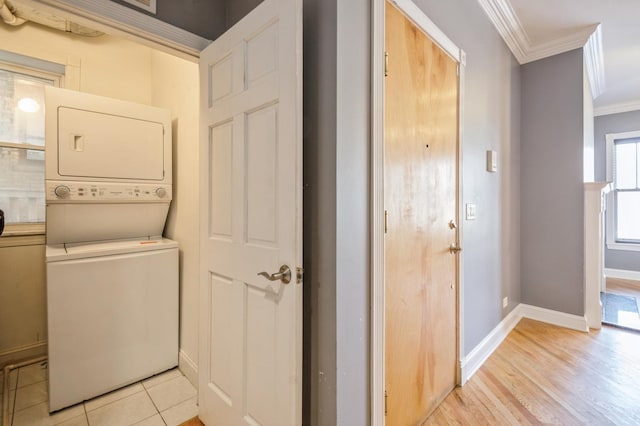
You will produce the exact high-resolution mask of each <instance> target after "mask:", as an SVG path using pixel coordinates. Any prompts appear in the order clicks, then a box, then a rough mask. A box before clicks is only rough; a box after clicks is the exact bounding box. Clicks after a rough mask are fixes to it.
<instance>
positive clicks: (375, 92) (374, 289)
mask: <svg viewBox="0 0 640 426" xmlns="http://www.w3.org/2000/svg"><path fill="white" fill-rule="evenodd" d="M389 1H390V2H391V3H393V4H394V5H395V6H396V7H397V8H398V9H399V10H400V11H402V12H403V13H404V14H405V15H406V16H407V17H408V18H409V19H410V20H411V21H412V22H413V23H414V24H415V25H416V26H417V27H418V28H420V29H421V30H422V31H424V32H425V34H427V35H428V36H429V37H430V38H431V39H433V40H434V41H435V42H436V44H438V45H439V46H440V48H442V49H443V50H444V51H445V52H446V53H447V54H448V55H449V56H450V57H451V58H452V59H453V60H455V61H456V62H457V63H458V66H459V79H458V164H457V176H458V199H457V204H458V206H457V210H458V211H457V218H456V220H457V222H458V244H459V246H460V247H464V243H463V228H464V227H463V226H462V223H463V216H462V208H461V206H462V205H463V199H462V141H463V140H464V138H463V135H464V134H463V123H464V120H463V117H464V114H463V112H464V110H463V106H464V75H465V66H466V55H465V53H464V51H463V50H462V49H460V48H458V47H457V46H456V45H455V43H453V42H452V41H451V40H450V39H449V38H448V37H447V36H446V35H445V33H444V32H442V31H441V30H440V29H439V28H438V27H437V26H436V25H435V24H434V23H433V22H432V21H431V20H430V19H429V18H428V17H427V15H426V14H425V13H424V12H423V11H422V10H421V9H420V8H418V7H417V6H416V5H415V4H414V3H413V2H412V1H411V0H389ZM385 2H386V0H373V1H372V9H373V10H372V25H371V28H372V34H371V40H372V42H371V49H372V51H371V377H370V379H371V395H370V400H371V424H372V425H373V426H383V425H384V424H385V414H384V411H385V397H384V393H385V363H384V355H385V354H384V348H385V340H384V330H385V327H384V324H385V318H384V317H385V288H384V287H385V286H384V273H385V270H384V208H385V206H384V105H385V104H384V87H385V86H384V72H383V70H384V68H385V43H384V40H385ZM458 256H459V257H458V263H457V276H458V291H457V305H458V306H457V309H458V350H457V360H456V382H457V383H458V384H459V385H461V384H462V364H461V360H462V356H463V354H464V333H463V329H464V327H463V326H464V321H463V320H464V303H463V302H464V297H463V295H464V292H463V289H464V286H463V283H464V275H463V273H464V268H463V265H464V251H461V252H459V253H458Z"/></svg>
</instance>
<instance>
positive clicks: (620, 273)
mask: <svg viewBox="0 0 640 426" xmlns="http://www.w3.org/2000/svg"><path fill="white" fill-rule="evenodd" d="M604 275H605V276H606V277H611V278H620V279H622V280H638V281H640V272H639V271H625V270H623V269H610V268H604Z"/></svg>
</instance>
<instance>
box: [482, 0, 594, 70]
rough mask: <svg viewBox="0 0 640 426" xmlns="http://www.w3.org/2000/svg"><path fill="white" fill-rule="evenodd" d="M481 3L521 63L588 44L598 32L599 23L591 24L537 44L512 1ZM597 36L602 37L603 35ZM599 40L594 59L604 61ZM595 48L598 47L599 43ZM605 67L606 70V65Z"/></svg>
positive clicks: (486, 1)
mask: <svg viewBox="0 0 640 426" xmlns="http://www.w3.org/2000/svg"><path fill="white" fill-rule="evenodd" d="M478 2H479V3H480V6H482V8H483V9H484V11H485V13H486V14H487V16H488V17H489V19H490V20H491V22H492V23H493V25H494V27H495V28H496V30H498V33H499V34H500V35H501V36H502V39H503V40H504V42H505V43H506V44H507V46H508V47H509V49H510V50H511V53H513V55H514V56H515V57H516V59H517V60H518V62H519V63H520V64H521V65H523V64H526V63H528V62H533V61H537V60H538V59H543V58H547V57H549V56H554V55H558V54H560V53H564V52H568V51H570V50H573V49H578V48H581V47H585V44H586V43H587V42H588V41H589V40H590V38H591V36H592V34H594V32H595V31H599V30H598V28H599V26H600V25H599V24H595V25H589V26H586V27H584V28H581V29H580V30H578V31H576V32H574V33H573V34H570V35H567V36H565V37H561V38H558V39H555V40H552V41H550V42H546V43H541V44H536V45H534V44H532V43H531V40H530V38H529V35H528V34H527V32H526V31H525V29H524V27H523V25H522V23H521V22H520V19H519V18H518V15H517V14H516V12H515V11H514V9H513V7H512V6H511V3H510V1H509V0H478ZM598 37H599V38H600V39H601V36H600V35H598ZM599 43H600V45H599V49H600V54H599V55H600V58H599V59H597V58H596V56H594V58H596V59H597V60H599V61H600V62H601V61H602V52H601V50H602V42H601V41H600V42H599ZM594 48H595V49H597V48H598V46H597V45H596V46H594ZM602 69H603V70H604V66H603V68H602ZM602 79H604V76H603V77H602ZM602 81H604V80H602Z"/></svg>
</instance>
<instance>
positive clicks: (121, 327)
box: [45, 88, 179, 412]
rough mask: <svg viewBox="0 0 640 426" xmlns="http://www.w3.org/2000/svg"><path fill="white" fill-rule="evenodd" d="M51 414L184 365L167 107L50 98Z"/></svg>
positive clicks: (63, 93) (52, 93)
mask: <svg viewBox="0 0 640 426" xmlns="http://www.w3.org/2000/svg"><path fill="white" fill-rule="evenodd" d="M45 122H46V124H45V125H46V130H45V132H46V158H45V169H46V200H47V207H46V211H47V222H46V223H47V231H46V235H47V249H46V262H47V267H46V270H47V309H48V312H47V317H48V346H49V348H48V351H49V410H50V411H51V412H53V411H56V410H59V409H61V408H65V407H68V406H70V405H73V404H76V403H78V402H81V401H83V400H87V399H90V398H93V397H95V396H98V395H101V394H103V393H106V392H109V391H111V390H114V389H117V388H120V387H122V386H125V385H127V384H130V383H133V382H136V381H139V380H141V379H144V378H146V377H149V376H151V375H153V374H156V373H159V372H162V371H165V370H167V369H170V368H173V367H175V366H176V365H177V364H178V303H179V302H178V300H179V295H178V291H179V290H178V244H177V243H176V242H175V241H171V240H168V239H165V238H162V232H163V229H164V225H165V221H166V217H167V212H168V210H169V205H170V202H171V198H172V197H171V193H172V181H171V179H172V177H171V176H172V175H171V122H170V115H169V112H168V111H166V110H163V109H158V108H153V107H148V106H143V105H138V104H132V103H129V102H123V101H118V100H112V99H107V98H103V97H98V96H93V95H88V94H84V93H79V92H72V91H68V90H62V89H56V88H47V91H46V115H45Z"/></svg>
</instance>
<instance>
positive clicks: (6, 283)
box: [0, 23, 198, 380]
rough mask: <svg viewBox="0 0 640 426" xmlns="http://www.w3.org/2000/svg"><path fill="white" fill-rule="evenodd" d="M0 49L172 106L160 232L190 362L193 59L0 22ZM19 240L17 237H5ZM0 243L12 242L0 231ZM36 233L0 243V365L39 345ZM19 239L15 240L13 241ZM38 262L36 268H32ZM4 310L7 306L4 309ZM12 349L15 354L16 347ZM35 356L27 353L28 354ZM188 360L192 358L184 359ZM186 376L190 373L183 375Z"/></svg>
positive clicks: (120, 94)
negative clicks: (172, 254)
mask: <svg viewBox="0 0 640 426" xmlns="http://www.w3.org/2000/svg"><path fill="white" fill-rule="evenodd" d="M0 49H2V50H6V51H10V52H13V53H18V54H21V55H25V56H30V57H34V58H38V59H44V60H48V61H52V62H57V63H61V64H64V65H67V81H66V83H67V84H66V87H67V88H72V89H75V90H80V91H82V92H88V93H93V94H97V95H102V96H108V97H112V98H119V99H123V100H127V101H132V102H139V103H143V104H150V105H156V106H161V107H166V108H168V109H170V110H171V115H172V127H173V144H174V149H173V155H174V170H173V177H174V194H173V195H174V202H173V205H172V208H171V210H170V213H169V219H168V221H167V226H166V229H165V231H166V234H167V236H168V237H170V238H174V239H176V240H178V242H179V243H180V266H181V271H180V281H181V289H180V301H181V306H180V311H181V315H182V316H181V319H180V324H181V339H180V345H181V349H182V351H181V355H182V356H181V364H182V362H183V361H185V360H187V367H188V368H187V369H188V370H189V368H190V370H189V371H195V368H196V367H195V362H197V348H198V344H197V338H198V334H197V312H198V310H197V306H198V304H197V290H198V286H197V281H198V280H197V278H198V244H197V238H198V229H197V223H198V221H197V211H198V208H197V203H198V201H197V194H198V190H197V185H198V177H197V176H198V166H197V164H198V161H197V152H198V130H197V129H198V125H197V121H198V109H197V108H198V92H197V90H198V80H197V66H196V65H195V64H194V63H191V62H187V61H185V60H182V59H178V58H175V57H172V56H170V55H167V54H164V53H160V52H156V51H154V50H152V49H150V48H148V47H145V46H141V45H138V44H135V43H132V42H129V41H127V40H124V39H120V38H116V37H111V36H107V35H104V36H101V37H97V38H91V37H80V36H75V35H71V34H67V33H63V32H60V31H55V30H50V29H47V28H45V27H42V26H39V25H37V24H31V23H28V24H25V25H23V26H21V27H17V28H12V27H8V26H6V25H0ZM14 240H18V241H22V243H24V239H22V240H21V239H19V238H12V241H14ZM2 242H3V243H4V244H3V245H7V244H10V245H18V244H15V243H13V242H8V239H6V238H5V237H2ZM42 242H43V239H42V237H40V241H35V242H33V241H32V242H29V243H28V244H29V245H28V246H22V247H3V248H0V312H2V313H1V314H0V363H2V361H3V360H8V359H17V358H20V357H23V356H24V355H25V354H26V352H24V351H23V352H20V351H19V350H20V349H24V348H25V347H33V346H34V345H35V346H36V347H37V348H38V349H37V350H36V351H35V352H40V353H44V352H45V351H46V347H45V346H44V345H43V343H44V342H46V285H45V273H44V269H45V268H44V245H43V243H42ZM20 244H21V243H20ZM34 265H37V267H34ZM9 308H10V309H9ZM17 351H18V352H17ZM28 355H29V356H31V355H34V351H33V350H32V351H31V352H29V353H28ZM189 362H191V364H189ZM190 379H192V380H193V375H190Z"/></svg>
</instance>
